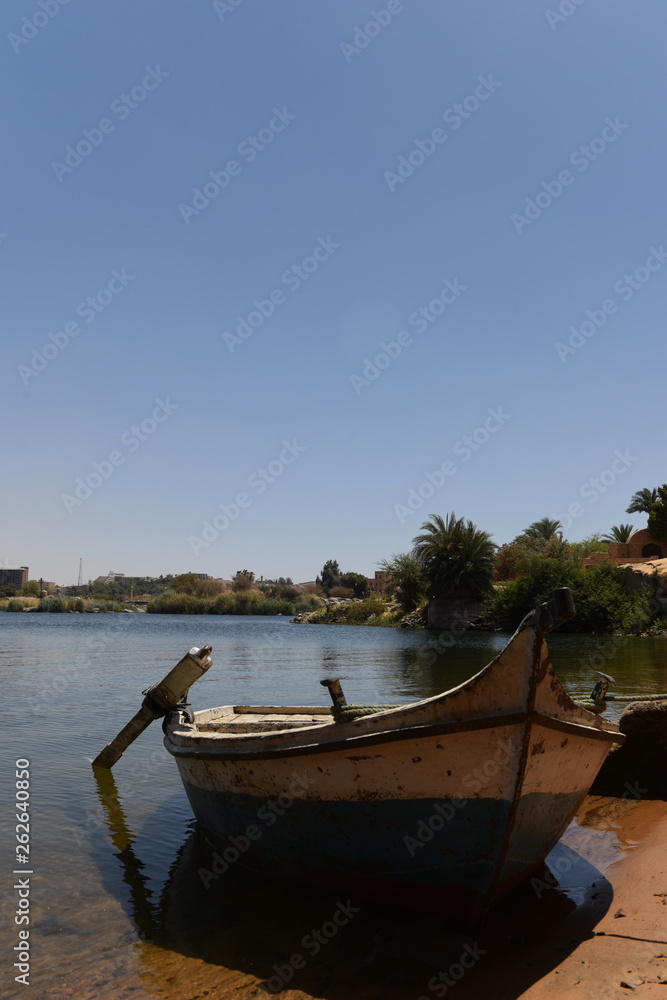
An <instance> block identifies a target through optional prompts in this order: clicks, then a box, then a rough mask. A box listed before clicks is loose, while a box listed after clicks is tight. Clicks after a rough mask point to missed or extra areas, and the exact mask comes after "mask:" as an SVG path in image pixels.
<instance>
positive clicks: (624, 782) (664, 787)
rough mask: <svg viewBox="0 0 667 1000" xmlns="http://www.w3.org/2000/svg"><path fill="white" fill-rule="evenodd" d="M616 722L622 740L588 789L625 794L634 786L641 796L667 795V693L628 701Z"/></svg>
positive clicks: (599, 792)
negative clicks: (656, 698)
mask: <svg viewBox="0 0 667 1000" xmlns="http://www.w3.org/2000/svg"><path fill="white" fill-rule="evenodd" d="M618 725H619V728H620V730H621V732H622V733H625V743H624V744H623V746H621V747H617V748H616V749H614V750H612V751H611V753H610V754H609V755H608V757H607V759H606V761H605V762H604V764H603V765H602V768H601V770H600V773H599V774H598V776H597V778H596V779H595V782H594V783H593V787H592V788H591V792H592V793H593V794H596V795H616V796H621V797H624V798H627V797H628V795H629V794H631V793H630V792H629V788H630V789H632V788H634V789H636V792H633V793H632V794H635V795H636V794H637V792H639V793H640V794H641V797H642V798H648V799H667V697H665V700H664V701H662V700H661V701H633V702H631V704H629V705H628V707H627V708H626V709H625V711H624V712H623V714H622V716H621V718H620V721H619V724H618Z"/></svg>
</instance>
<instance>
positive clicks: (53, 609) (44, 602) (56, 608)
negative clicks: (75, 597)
mask: <svg viewBox="0 0 667 1000" xmlns="http://www.w3.org/2000/svg"><path fill="white" fill-rule="evenodd" d="M37 610H38V611H47V612H50V613H51V614H54V613H58V614H62V612H63V611H65V603H64V601H63V599H62V597H43V598H42V599H41V601H40V602H39V604H38V605H37Z"/></svg>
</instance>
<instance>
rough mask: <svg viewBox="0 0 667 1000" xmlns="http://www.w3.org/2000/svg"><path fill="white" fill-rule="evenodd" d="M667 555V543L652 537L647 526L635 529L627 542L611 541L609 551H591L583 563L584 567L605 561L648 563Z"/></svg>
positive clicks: (597, 564) (624, 563)
mask: <svg viewBox="0 0 667 1000" xmlns="http://www.w3.org/2000/svg"><path fill="white" fill-rule="evenodd" d="M666 557H667V544H665V543H664V542H657V541H656V540H655V538H652V537H651V534H650V532H649V531H648V529H647V528H641V529H640V530H639V531H634V532H633V533H632V534H631V535H630V537H629V539H628V540H627V542H610V543H609V551H608V552H591V554H590V555H589V556H588V558H586V559H584V561H583V563H582V565H583V567H584V569H588V568H589V567H590V566H599V564H600V563H603V562H613V563H616V564H617V565H618V564H623V565H627V564H628V563H646V562H650V561H651V560H652V559H664V558H666Z"/></svg>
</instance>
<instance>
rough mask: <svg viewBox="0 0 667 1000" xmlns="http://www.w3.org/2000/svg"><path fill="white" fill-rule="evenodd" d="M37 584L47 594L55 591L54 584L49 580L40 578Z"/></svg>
mask: <svg viewBox="0 0 667 1000" xmlns="http://www.w3.org/2000/svg"><path fill="white" fill-rule="evenodd" d="M39 585H40V587H41V588H42V590H44V591H46V593H47V594H55V592H56V585H55V583H52V582H51V581H50V580H40V581H39Z"/></svg>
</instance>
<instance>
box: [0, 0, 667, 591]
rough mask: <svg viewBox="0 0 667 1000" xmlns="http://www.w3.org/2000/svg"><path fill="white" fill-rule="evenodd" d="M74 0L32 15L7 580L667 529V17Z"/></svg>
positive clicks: (593, 11)
mask: <svg viewBox="0 0 667 1000" xmlns="http://www.w3.org/2000/svg"><path fill="white" fill-rule="evenodd" d="M44 5H45V7H46V8H47V11H46V13H45V12H44V9H43V7H41V6H40V5H39V3H38V0H34V3H33V2H28V0H22V2H19V0H6V2H5V3H4V4H3V8H2V14H1V15H0V17H1V21H2V31H0V42H1V43H2V45H3V46H4V48H3V52H2V59H1V73H2V84H3V93H4V94H5V95H6V101H5V107H4V134H5V144H4V155H3V169H2V174H3V178H2V179H3V188H4V192H5V197H4V199H3V207H2V213H1V217H0V232H1V233H2V236H1V237H0V254H1V263H2V272H3V291H2V301H3V309H2V326H3V359H4V364H3V366H2V383H1V387H2V397H3V401H4V413H5V420H4V433H3V442H2V447H3V452H4V456H3V463H2V473H3V475H2V479H3V490H2V500H3V503H2V507H3V516H2V527H3V538H2V541H1V543H0V563H1V564H2V565H10V566H14V565H20V564H25V565H29V567H30V572H31V576H43V577H44V578H45V579H51V580H56V581H58V582H61V583H72V582H75V581H76V576H77V572H78V563H79V557H80V556H82V557H83V561H84V577H85V578H86V579H87V578H90V577H95V576H97V575H98V574H100V573H105V572H107V571H108V570H115V571H118V572H125V573H126V574H128V575H144V574H146V575H159V574H160V573H168V572H183V571H187V570H190V569H191V570H194V571H199V572H206V573H210V574H213V575H215V576H225V577H229V576H231V575H232V574H233V573H234V572H235V571H236V570H238V569H240V568H245V567H247V568H249V569H252V570H254V571H255V573H256V574H257V575H258V576H259V575H264V576H266V577H271V576H276V575H290V576H292V577H293V578H294V579H295V580H309V579H313V578H314V577H315V575H316V573H317V572H318V571H319V570H320V569H321V567H322V564H323V562H324V561H325V560H326V559H328V558H335V559H337V560H338V561H339V563H340V564H341V567H342V568H343V569H352V570H355V571H358V572H362V573H366V574H372V572H373V571H374V570H375V568H376V566H377V562H378V560H380V559H381V558H382V557H383V556H388V555H390V554H391V553H394V552H401V551H406V550H407V549H409V548H410V544H411V539H412V538H413V536H414V535H415V534H416V533H417V531H418V529H419V527H420V525H421V523H422V521H423V520H424V519H425V518H426V517H427V515H428V514H430V513H442V514H446V513H447V512H448V511H450V510H454V511H455V512H456V513H457V515H464V516H466V517H469V518H471V519H472V520H474V521H475V522H476V523H477V524H478V525H479V526H480V527H482V528H484V529H486V530H487V531H489V532H491V533H492V535H493V538H494V540H495V541H496V542H498V543H499V544H500V543H503V542H505V541H509V540H511V538H512V537H514V536H515V535H516V534H517V533H518V532H520V531H521V530H522V529H523V528H524V527H526V525H528V524H529V523H530V522H531V521H534V520H536V519H538V518H540V517H543V516H545V515H549V516H551V517H556V516H559V515H560V514H562V513H563V512H565V511H567V509H568V507H569V506H570V505H571V504H579V505H580V506H579V509H580V512H579V514H578V516H577V517H576V518H573V519H572V523H571V525H570V526H569V527H568V530H567V531H566V535H567V536H568V537H569V538H571V539H577V538H582V537H584V536H586V535H588V534H590V533H592V532H594V531H606V530H608V529H609V528H610V527H611V525H612V524H618V523H619V522H621V521H634V523H635V526H636V527H639V526H644V523H645V519H644V518H643V517H638V516H637V515H634V516H633V517H631V516H628V515H626V514H625V507H626V506H627V504H628V501H629V498H630V496H631V495H632V493H633V492H635V491H636V490H637V489H640V488H642V487H644V486H648V487H652V486H655V485H659V484H660V483H662V482H663V481H664V480H665V479H667V475H666V474H665V464H664V462H665V460H664V454H665V449H664V436H665V432H664V423H665V421H664V415H663V406H662V391H661V385H662V383H663V380H664V376H663V372H664V358H665V350H664V321H665V305H666V304H667V291H666V290H667V257H666V256H664V255H663V256H662V257H661V247H662V246H663V245H664V246H665V247H667V218H666V216H665V179H664V150H665V135H666V134H667V105H666V104H665V100H664V71H663V67H664V39H665V35H666V32H667V11H666V10H665V8H664V5H663V4H661V3H659V2H658V0H647V2H646V3H644V4H641V5H639V6H637V5H636V4H631V3H629V2H627V0H626V2H621V0H606V2H605V3H604V4H603V3H601V2H600V0H586V2H584V3H582V4H580V5H579V6H575V5H574V4H570V3H568V2H565V3H562V4H561V8H563V9H564V10H565V11H567V10H570V9H571V10H572V11H573V13H571V14H569V15H567V16H566V15H565V14H560V15H559V14H557V12H558V6H557V5H556V4H554V5H553V6H552V7H551V8H550V7H549V5H548V4H547V3H536V2H535V0H530V2H528V0H523V2H519V0H513V2H510V3H507V4H499V3H497V2H496V0H493V2H491V0H478V2H464V0H458V2H448V3H435V2H428V0H404V2H403V3H402V4H401V3H399V2H397V0H392V2H391V3H390V4H388V3H385V2H384V0H380V2H379V3H377V4H375V5H373V4H371V3H370V2H363V0H361V2H358V0H345V2H338V3H333V2H331V3H312V2H306V0H292V2H291V3H290V4H288V5H285V4H269V3H266V2H265V3H259V2H257V0H241V2H239V0H236V3H235V6H231V4H228V3H218V4H214V3H212V2H205V0H199V2H197V3H193V2H192V0H188V2H175V0H160V2H158V0H144V2H142V3H140V4H137V3H130V2H129V0H117V2H116V3H114V4H111V5H110V4H102V3H99V2H89V3H85V4H84V3H83V2H81V0H71V2H70V3H68V4H66V5H65V6H63V7H59V6H57V0H44ZM549 10H551V11H555V12H556V15H553V14H549V13H548V12H549ZM371 11H375V12H376V18H375V19H374V18H373V16H372V15H371ZM24 18H26V19H27V20H25V21H24V20H23V19H24ZM371 22H373V23H371ZM368 24H370V27H369V28H368V31H366V28H365V26H366V25H368ZM358 28H359V29H361V33H360V32H359V31H358V30H357V29H358ZM124 95H125V96H124ZM457 105H459V107H458V109H457V107H456V106H457ZM84 130H87V132H88V137H87V138H86V136H85V134H84ZM434 130H435V132H434ZM249 137H256V138H255V139H252V138H251V139H250V141H249ZM417 140H419V144H421V150H420V148H419V145H418V143H417ZM81 143H83V145H79V144H81ZM77 146H78V147H79V149H78V152H77ZM67 147H71V150H70V152H69V153H67ZM581 147H585V149H584V150H583V151H582V150H581ZM577 151H578V152H577ZM66 157H67V159H66ZM400 157H403V158H404V159H403V160H400V159H399V158H400ZM79 160H80V162H79ZM230 161H232V162H231V165H230ZM399 164H402V166H401V169H400V171H399ZM221 171H223V173H220V172H221ZM564 171H567V173H563V172H564ZM210 172H212V173H213V174H217V175H218V181H217V182H216V181H213V180H212V179H211V177H210V176H209V174H210ZM401 172H402V174H403V176H402V177H401V176H400V173H401ZM559 175H560V180H559ZM207 184H208V187H207V188H205V187H204V186H205V185H207ZM222 185H224V187H222ZM195 188H198V189H199V191H200V192H202V193H201V194H199V195H196V194H195V190H194V189H195ZM206 191H208V194H209V196H210V195H215V197H211V199H210V201H209V200H208V197H207V195H206ZM540 192H541V195H540V196H539V197H537V196H538V194H539V193H540ZM549 192H550V193H549ZM527 199H533V204H532V206H531V205H530V204H529V205H528V207H527V205H526V200H527ZM535 199H536V201H535ZM531 215H532V217H533V218H532V220H531V219H530V218H529V216H531ZM651 248H653V249H654V250H656V251H657V254H653V251H652V249H651ZM316 250H317V252H316V253H315V255H313V254H314V251H316ZM647 260H648V262H649V263H648V266H647V263H646V262H647ZM304 261H305V263H303V264H302V262H304ZM294 268H296V270H294ZM638 268H639V271H637V269H638ZM113 272H116V274H115V276H114V274H113ZM635 272H636V276H633V275H635ZM624 275H630V276H631V283H630V284H628V283H627V282H626V279H625V278H624ZM119 276H120V277H119ZM446 281H449V286H448V285H446ZM633 285H634V287H632V286H633ZM452 289H454V290H455V291H452ZM443 290H444V299H445V301H444V302H443V299H442V298H440V296H441V293H443ZM100 292H101V293H102V294H101V295H99V297H98V293H100ZM272 292H273V293H274V300H273V302H271V298H270V296H271V293H272ZM89 298H92V299H93V304H92V305H91V304H88V305H86V300H87V299H89ZM254 300H257V302H258V303H259V304H260V308H263V309H264V311H265V312H266V313H269V312H271V310H273V311H272V315H269V316H267V317H266V318H264V317H262V316H261V315H260V314H259V313H256V314H255V315H254V316H253V317H251V322H252V323H254V324H255V328H254V329H252V327H250V326H243V325H241V328H240V329H241V331H242V332H245V333H246V334H247V333H251V335H250V336H246V337H245V339H243V338H242V337H241V336H239V335H238V333H237V327H238V326H239V317H241V318H243V319H245V320H246V321H247V318H248V316H249V314H250V313H251V312H252V311H253V310H255V309H256V307H255V305H254V304H253V303H254ZM432 302H434V305H433V308H431V306H430V303H432ZM605 303H606V305H607V312H606V313H605ZM420 309H424V310H427V312H426V316H428V320H427V319H426V318H424V314H422V316H421V317H420V315H419V310H420ZM96 310H98V311H96ZM587 310H588V311H590V312H591V313H592V314H593V319H590V320H589V326H587V327H585V328H584V329H585V333H588V334H591V335H590V336H585V335H584V334H581V333H579V334H575V335H574V337H573V335H572V331H571V330H570V327H572V326H574V327H581V324H582V323H584V321H586V320H587V315H586V314H587ZM436 313H439V315H436ZM92 317H94V318H92ZM260 320H261V321H262V322H261V325H260V322H259V321H260ZM596 320H597V324H596ZM603 321H604V322H603ZM67 324H69V327H68V325H67ZM77 331H78V332H77ZM50 334H52V335H53V337H54V338H55V341H54V340H50V339H49V335H50ZM226 335H227V336H226ZM399 337H400V339H397V338H399ZM571 337H572V343H570V338H571ZM382 342H384V343H385V344H387V345H388V347H389V350H390V353H393V354H396V355H397V356H396V357H394V358H390V357H387V358H380V359H379V367H377V366H376V367H371V368H366V359H370V360H371V362H372V363H373V364H374V359H375V357H376V356H377V355H378V354H379V353H381V352H382V347H381V344H382ZM559 343H560V344H562V345H565V347H564V348H563V347H561V348H558V347H557V345H558V344H559ZM47 344H49V345H51V346H50V347H48V348H47V350H46V356H45V355H44V353H43V351H44V347H45V345H47ZM573 345H574V346H573ZM576 345H581V346H576ZM399 348H400V354H398V350H399ZM40 358H41V360H40ZM386 362H390V363H388V365H387V364H386ZM382 366H385V367H384V368H382ZM39 368H41V370H39V371H38V369H39ZM364 370H365V371H366V374H365V375H364ZM362 380H363V381H362ZM157 400H160V401H162V403H163V404H165V405H164V406H163V407H162V408H159V407H160V404H159V403H157V402H156V401H157ZM490 410H492V411H496V413H497V412H498V411H499V410H500V419H498V418H497V417H496V418H493V417H492V416H491V415H490V413H489V411H490ZM154 411H157V417H158V418H159V422H158V421H157V420H154V418H153V412H154ZM485 421H488V424H487V427H486V429H485ZM142 422H143V427H144V430H143V431H141V426H142ZM133 426H138V427H139V428H140V432H141V435H142V436H143V438H144V440H140V439H139V438H138V437H137V436H136V435H135V433H134V432H133V431H131V428H132V427H133ZM475 433H476V439H475V437H474V435H475ZM466 436H468V437H472V438H473V443H474V445H475V448H474V450H473V449H469V447H468V445H466V444H465V442H464V439H465V437H466ZM284 442H287V443H288V444H289V445H290V449H291V450H286V446H285V444H284ZM616 452H620V453H621V455H624V456H625V458H624V459H623V460H621V459H619V458H618V457H617V456H616ZM111 453H115V455H114V458H113V459H112V460H111V461H110V460H109V456H110V454H111ZM281 456H282V458H281ZM114 461H115V462H116V463H117V464H115V465H114V464H113V463H114ZM448 462H449V463H451V464H450V465H447V464H446V463H448ZM94 463H98V471H97V472H96V469H95V465H94ZM269 463H273V465H269ZM443 463H445V468H446V470H447V474H446V475H445V474H443V473H441V474H440V475H439V476H438V475H436V476H434V479H435V480H436V483H439V482H440V481H442V485H437V488H436V487H432V489H433V496H428V494H429V492H430V488H429V486H423V485H422V484H424V483H425V482H426V478H425V475H426V473H433V472H435V470H437V469H441V468H442V465H443ZM614 463H615V464H614ZM259 469H267V470H271V469H273V474H272V473H271V472H270V471H267V473H266V475H265V476H264V477H263V478H262V473H258V470H259ZM100 470H101V471H100ZM605 470H607V471H605ZM601 475H602V476H603V478H602V480H601V481H600V486H601V489H599V488H598V487H597V486H594V485H593V486H592V485H590V484H591V482H592V481H593V480H595V479H598V480H599V477H600V476H601ZM91 476H92V479H91V482H92V484H93V486H92V487H91V486H88V487H87V488H84V489H83V490H82V489H81V486H80V485H79V497H77V496H76V493H75V490H76V489H77V480H78V479H80V480H82V481H85V480H86V479H87V478H88V477H91ZM586 484H589V485H588V486H587V485H586ZM420 487H421V488H422V494H426V495H427V496H426V498H425V499H423V504H422V505H421V506H419V501H420V499H422V498H420V497H419V490H420ZM410 490H413V491H414V493H410ZM582 490H583V491H584V493H582ZM87 491H89V492H90V495H89V496H86V492H87ZM239 494H242V495H243V494H244V495H245V499H244V498H243V497H242V498H241V506H239V507H238V508H237V509H236V510H235V509H234V508H233V507H232V508H230V507H229V505H230V504H231V503H235V502H236V498H237V497H238V495H239ZM82 497H83V499H81V498H82ZM409 497H412V501H413V506H414V507H415V508H416V509H414V510H411V509H410V508H409V507H408V499H409ZM68 498H69V499H68ZM78 500H81V502H77V501H78ZM221 504H222V505H223V506H227V514H231V515H235V516H234V517H233V518H232V517H228V516H227V515H226V514H225V513H224V512H223V511H221V509H220V506H219V505H221ZM243 504H245V506H243ZM216 515H220V516H219V518H218V522H217V528H214V527H213V526H212V527H211V528H210V529H208V536H207V537H206V536H205V535H204V534H203V532H204V530H205V529H204V522H206V521H209V522H211V523H212V522H213V519H214V518H215V517H216ZM225 525H227V526H225Z"/></svg>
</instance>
